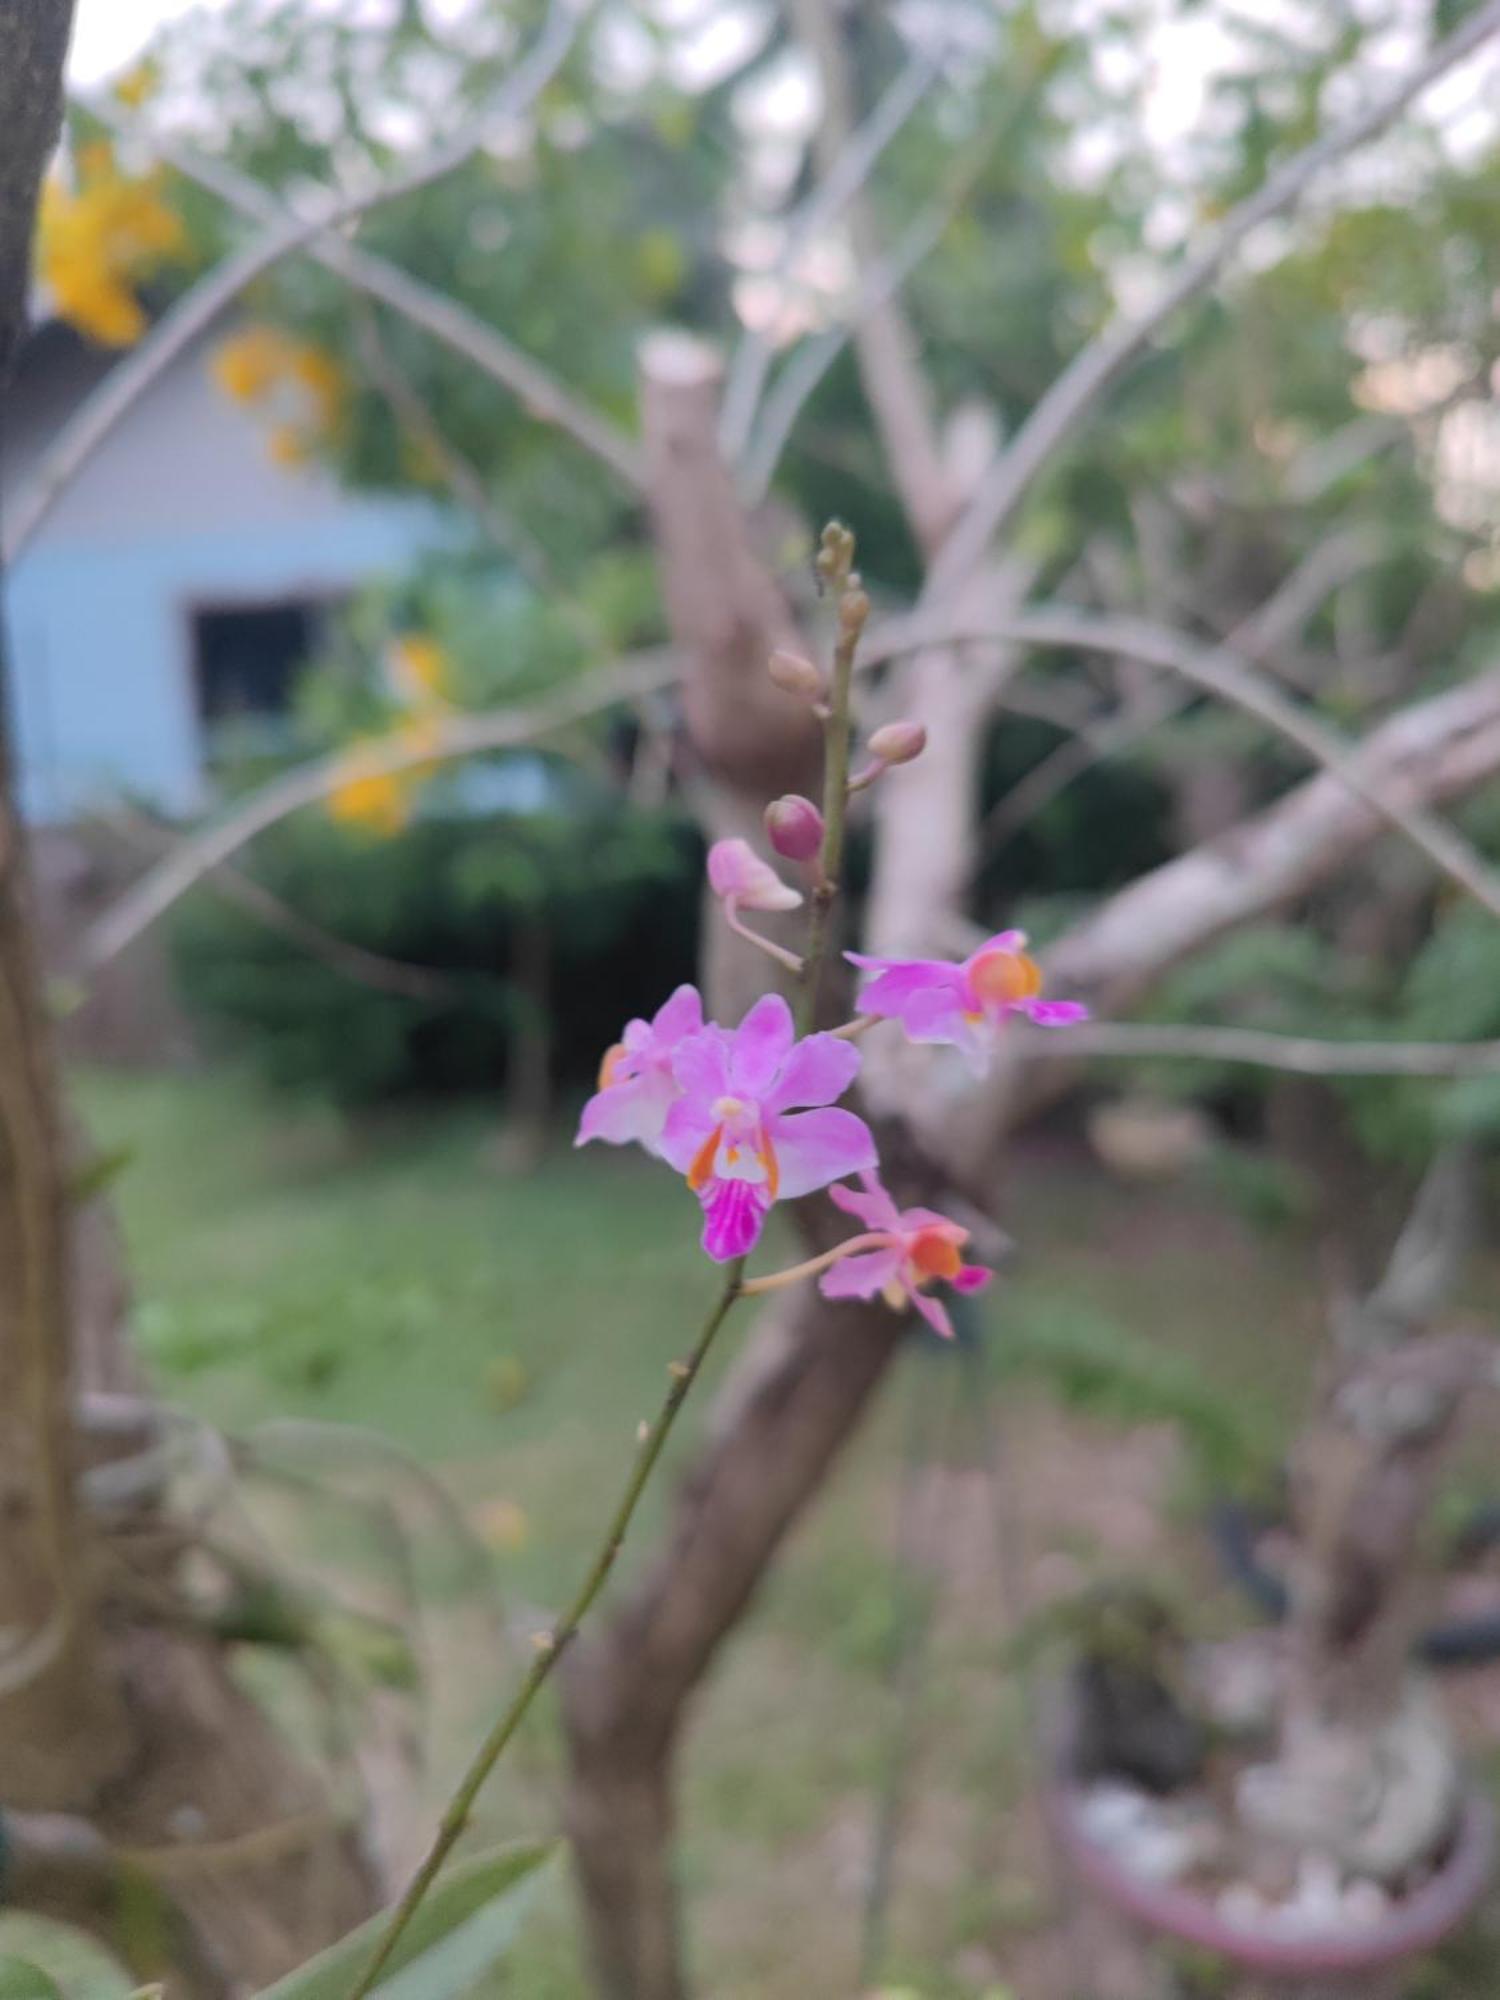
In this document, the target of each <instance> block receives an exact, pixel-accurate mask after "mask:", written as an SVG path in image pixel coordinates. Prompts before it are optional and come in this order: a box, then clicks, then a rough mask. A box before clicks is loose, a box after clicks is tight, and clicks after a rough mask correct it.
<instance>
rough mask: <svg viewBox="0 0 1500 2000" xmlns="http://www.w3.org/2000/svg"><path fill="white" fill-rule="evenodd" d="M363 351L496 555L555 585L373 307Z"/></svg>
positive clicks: (363, 327)
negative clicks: (386, 336) (385, 334)
mask: <svg viewBox="0 0 1500 2000" xmlns="http://www.w3.org/2000/svg"><path fill="white" fill-rule="evenodd" d="M359 351H360V357H361V359H362V360H363V362H364V365H365V368H366V370H367V372H368V374H369V377H370V380H371V381H372V382H373V383H374V384H375V387H376V388H377V389H378V390H379V391H380V393H381V395H382V396H384V398H385V400H386V402H387V403H389V405H390V407H391V411H392V413H393V415H394V416H395V418H396V421H397V423H398V424H399V425H400V427H401V429H402V430H404V431H405V432H406V435H407V437H408V438H409V439H410V440H411V442H412V443H413V444H415V445H416V446H417V447H418V449H419V450H421V451H423V452H425V453H427V455H428V456H429V457H430V458H431V460H432V462H433V464H434V466H435V467H436V468H437V470H438V471H439V472H440V473H441V474H442V477H443V479H444V480H445V481H446V482H447V486H448V490H449V492H450V493H451V494H452V495H453V497H454V498H455V499H456V500H457V501H458V502H459V504H460V505H461V506H463V507H466V508H467V509H468V510H469V512H470V513H471V514H472V515H473V516H474V518H475V520H476V521H478V523H479V525H480V527H481V528H483V530H484V532H485V534H486V535H487V536H488V537H489V539H490V541H491V542H492V543H493V545H494V547H495V548H496V550H497V551H498V552H499V553H500V554H501V555H502V556H504V557H505V559H506V560H507V561H508V562H513V563H514V564H515V566H516V568H517V569H518V570H519V571H520V572H521V574H522V576H524V577H525V579H526V581H527V582H528V583H529V584H530V585H531V586H532V588H533V589H537V590H541V589H546V588H547V587H549V586H550V585H551V584H553V583H554V582H555V579H554V577H553V575H552V570H551V565H550V563H549V562H548V560H547V552H546V550H545V549H543V548H542V547H541V545H540V544H539V543H538V542H537V540H536V538H535V537H534V536H533V535H532V534H530V533H529V532H528V530H527V529H525V528H523V527H522V526H521V524H520V522H519V521H514V520H511V519H510V518H509V517H508V516H506V515H504V514H502V513H501V511H500V509H499V508H498V507H497V506H496V505H495V502H494V500H493V498H492V497H491V494H490V490H489V488H488V487H487V486H486V485H485V483H484V480H483V478H482V476H481V475H480V472H479V469H478V467H477V466H476V465H474V463H473V462H472V461H471V460H470V459H468V458H465V456H464V454H463V453H462V452H461V451H460V450H459V449H458V446H457V445H456V444H454V443H453V442H452V441H451V440H450V439H449V437H448V436H447V434H446V432H445V431H444V430H443V427H442V425H441V424H440V423H439V422H438V420H437V418H436V417H435V416H434V415H433V413H432V411H431V410H430V409H429V408H428V406H427V404H426V403H425V402H424V401H423V399H422V396H421V394H420V393H419V391H418V389H417V386H416V384H415V383H414V382H413V381H412V379H411V377H410V376H409V375H408V374H407V373H406V371H405V369H404V368H402V367H401V366H400V364H399V363H398V362H397V360H396V357H395V356H394V355H393V354H392V353H391V351H390V349H389V347H387V345H386V343H385V341H384V340H383V339H382V338H381V333H380V322H379V320H378V319H377V317H376V315H375V312H374V310H373V308H372V307H370V306H369V305H368V304H367V305H366V307H365V310H364V311H363V312H362V313H361V314H360V318H359ZM563 601H564V602H566V601H567V600H566V599H564V600H563Z"/></svg>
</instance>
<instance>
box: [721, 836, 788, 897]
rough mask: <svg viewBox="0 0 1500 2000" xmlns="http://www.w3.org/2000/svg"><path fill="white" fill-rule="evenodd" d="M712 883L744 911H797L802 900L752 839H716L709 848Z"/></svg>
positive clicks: (722, 894)
mask: <svg viewBox="0 0 1500 2000" xmlns="http://www.w3.org/2000/svg"><path fill="white" fill-rule="evenodd" d="M708 886H709V887H710V888H711V889H712V890H713V892H714V894H715V895H716V896H718V897H721V898H722V900H723V901H724V902H726V903H734V904H736V905H738V907H739V908H740V909H742V910H795V909H796V907H797V905H798V904H799V903H800V902H801V901H802V898H801V896H800V895H799V893H798V892H797V890H795V889H793V888H792V887H791V886H790V885H789V884H788V883H786V882H783V881H782V879H781V877H780V876H779V875H778V874H777V873H776V870H775V869H774V868H773V867H772V866H771V865H770V863H769V862H767V861H762V860H761V858H760V856H759V855H758V854H757V853H756V851H755V849H754V848H753V847H752V846H751V845H750V843H749V841H748V840H716V841H715V842H714V844H713V846H712V847H711V848H710V849H709V850H708Z"/></svg>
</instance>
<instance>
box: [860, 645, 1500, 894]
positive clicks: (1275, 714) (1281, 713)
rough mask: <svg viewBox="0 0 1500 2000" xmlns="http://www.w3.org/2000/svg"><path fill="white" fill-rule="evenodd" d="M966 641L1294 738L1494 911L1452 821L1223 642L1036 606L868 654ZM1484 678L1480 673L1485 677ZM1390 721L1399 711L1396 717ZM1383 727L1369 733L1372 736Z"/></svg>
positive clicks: (1472, 855)
mask: <svg viewBox="0 0 1500 2000" xmlns="http://www.w3.org/2000/svg"><path fill="white" fill-rule="evenodd" d="M965 638H969V639H980V640H982V639H986V638H988V639H1001V640H1005V641H1007V642H1008V643H1013V644H1019V645H1035V646H1062V647H1069V648H1076V649H1078V650H1079V651H1095V652H1105V653H1117V654H1120V655H1122V656H1123V657H1125V658H1127V659H1132V660H1140V661H1142V662H1143V663H1144V664H1145V665H1147V666H1155V667H1161V668H1163V669H1164V670H1166V671H1167V672H1169V673H1175V674H1180V675H1181V676H1182V678H1183V679H1184V680H1187V681H1190V682H1192V683H1193V685H1194V686H1196V687H1201V688H1203V689H1204V690H1206V692H1208V693H1210V694H1214V695H1217V696H1218V697H1219V698H1220V699H1221V700H1223V701H1227V702H1229V703H1231V704H1232V705H1233V706H1234V707H1236V708H1239V709H1243V710H1244V711H1245V713H1246V714H1247V715H1253V716H1255V717H1256V718H1257V719H1258V720H1259V721H1262V722H1265V723H1266V724H1268V725H1269V727H1271V728H1272V729H1274V730H1275V731H1276V732H1277V733H1278V735H1281V736H1284V737H1285V738H1286V740H1287V741H1288V742H1289V743H1295V744H1296V745H1297V747H1298V748H1299V749H1300V750H1302V751H1304V752H1305V753H1306V755H1307V756H1308V757H1309V758H1311V759H1312V761H1313V762H1314V763H1316V764H1320V765H1322V766H1323V768H1324V769H1325V770H1326V771H1328V772H1329V773H1330V774H1331V775H1332V776H1334V777H1336V778H1337V779H1338V781H1339V782H1340V783H1341V784H1343V785H1344V786H1346V787H1347V788H1348V790H1349V791H1350V792H1352V793H1353V794H1354V796H1355V797H1356V798H1359V799H1361V800H1362V801H1363V802H1364V804H1365V805H1367V806H1369V807H1370V808H1371V809H1372V810H1373V811H1374V812H1375V813H1377V814H1378V815H1379V816H1380V817H1382V818H1383V819H1385V820H1387V821H1389V823H1390V824H1391V825H1392V826H1393V827H1395V828H1396V829H1397V830H1398V831H1400V832H1401V833H1403V834H1405V836H1406V838H1407V839H1408V840H1409V841H1410V842H1411V843H1412V845H1413V846H1415V847H1418V848H1420V849H1421V851H1422V852H1423V853H1424V854H1425V855H1426V856H1427V858H1428V860H1429V861H1431V862H1432V863H1433V865H1434V866H1435V867H1436V868H1438V869H1440V870H1441V871H1442V873H1443V874H1444V875H1446V876H1448V877H1449V878H1450V879H1451V880H1452V881H1454V882H1457V883H1458V884H1459V886H1460V887H1461V888H1463V889H1466V890H1467V891H1468V893H1469V894H1470V895H1471V896H1472V897H1473V898H1474V899H1475V901H1476V902H1478V903H1480V904H1482V905H1483V907H1484V908H1485V909H1487V910H1489V911H1490V912H1491V913H1492V915H1494V916H1496V917H1500V880H1497V879H1496V877H1495V876H1494V874H1493V873H1492V872H1491V870H1490V869H1489V868H1488V867H1487V866H1486V864H1485V862H1484V860H1483V858H1482V857H1481V856H1480V855H1479V854H1478V852H1477V851H1476V850H1475V849H1474V848H1473V847H1472V846H1471V845H1470V843H1469V842H1468V841H1467V840H1465V839H1464V838H1463V836H1462V835H1461V834H1459V833H1457V832H1456V831H1455V830H1454V829H1453V828H1452V827H1451V826H1447V825H1445V824H1444V823H1443V822H1442V821H1441V820H1438V819H1435V818H1434V817H1433V816H1432V814H1431V813H1429V812H1427V811H1426V810H1425V809H1424V808H1423V807H1422V806H1421V805H1414V804H1411V803H1408V802H1407V801H1406V800H1405V799H1403V798H1402V797H1401V796H1400V795H1399V794H1397V793H1395V792H1392V791H1391V790H1389V789H1388V788H1387V787H1385V786H1384V785H1383V784H1382V783H1381V781H1380V780H1379V779H1378V778H1375V777H1371V776H1370V775H1368V772H1367V768H1366V759H1365V751H1366V749H1367V748H1368V744H1366V745H1363V746H1361V745H1354V744H1350V743H1347V742H1346V741H1345V740H1344V739H1343V738H1342V737H1340V736H1338V735H1337V734H1336V733H1335V732H1334V731H1333V730H1331V729H1329V728H1328V727H1327V726H1326V725H1325V724H1323V723H1321V722H1318V721H1317V720H1316V719H1315V718H1314V717H1312V716H1311V715H1309V714H1308V712H1307V711H1306V710H1305V709H1303V708H1299V707H1298V706H1297V704H1296V703H1295V702H1292V701H1289V700H1288V699H1287V697H1286V696H1285V695H1283V694H1282V693H1281V692H1280V690H1279V689H1277V688H1276V687H1274V686H1273V685H1272V684H1271V683H1270V682H1269V681H1268V680H1267V679H1266V677H1265V676H1264V675H1263V674H1260V673H1258V672H1256V671H1255V670H1254V669H1252V668H1251V667H1250V666H1249V665H1248V664H1247V663H1246V662H1245V661H1243V660H1240V659H1237V658H1236V657H1234V656H1233V655H1231V654H1230V653H1229V652H1228V651H1227V650H1226V649H1225V648H1223V647H1218V648H1214V649H1206V648H1200V647H1195V646H1194V645H1193V644H1192V643H1191V641H1189V640H1185V639H1183V638H1181V637H1180V636H1179V635H1178V634H1177V633H1175V632H1170V631H1167V630H1165V629H1164V628H1162V627H1161V626H1157V625H1152V624H1150V623H1148V622H1147V621H1146V620H1145V619H1139V618H1110V617H1104V618H1100V617H1094V616H1092V615H1091V614H1089V613H1087V612H1079V611H1071V610H1068V609H1066V608H1061V607H1060V608H1058V609H1055V610H1049V609H1047V608H1045V607H1043V608H1040V609H1037V610H1035V611H1030V612H1025V613H1023V614H1022V615H1021V616H1019V617H1017V618H1015V619H1013V620H1009V621H1007V622H1006V623H1005V624H1003V625H1001V626H998V627H993V628H991V629H990V630H989V631H984V630H976V631H972V632H964V631H963V630H961V629H960V630H957V631H950V632H947V633H943V632H941V631H938V632H928V631H923V630H921V629H920V628H917V629H914V630H903V629H902V628H899V627H898V628H897V630H896V632H895V633H894V634H893V633H891V632H888V631H885V630H882V631H880V632H878V633H877V634H876V635H875V636H874V638H873V639H872V641H871V644H870V647H869V655H870V660H871V662H873V661H874V660H876V659H889V658H892V657H894V656H895V655H897V654H900V653H906V652H916V651H919V650H921V649H922V648H925V647H927V646H930V645H933V644H942V643H944V642H946V643H948V644H957V643H960V642H962V641H963V640H964V639H965ZM1491 678H1493V676H1486V677H1485V679H1486V680H1489V679H1491ZM1397 719H1398V720H1399V717H1398V718H1397ZM1380 733H1382V732H1377V735H1378V734H1380Z"/></svg>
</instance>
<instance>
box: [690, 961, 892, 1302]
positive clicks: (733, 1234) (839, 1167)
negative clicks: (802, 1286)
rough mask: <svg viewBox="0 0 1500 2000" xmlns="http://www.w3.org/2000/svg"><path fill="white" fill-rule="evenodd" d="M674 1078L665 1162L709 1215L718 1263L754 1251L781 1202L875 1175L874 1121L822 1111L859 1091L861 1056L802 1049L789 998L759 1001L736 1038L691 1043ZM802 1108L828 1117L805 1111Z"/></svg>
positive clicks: (837, 1047) (829, 1040) (829, 1041)
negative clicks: (676, 1089) (864, 1172)
mask: <svg viewBox="0 0 1500 2000" xmlns="http://www.w3.org/2000/svg"><path fill="white" fill-rule="evenodd" d="M672 1069H673V1073H674V1075H675V1076H676V1079H677V1082H678V1084H679V1086H680V1088H681V1092H682V1094H681V1096H680V1097H679V1098H678V1099H677V1102H676V1103H675V1104H674V1105H673V1106H672V1108H671V1109H670V1111H668V1113H667V1120H666V1126H665V1129H664V1130H663V1132H662V1136H661V1146H660V1151H661V1156H662V1158H663V1159H664V1160H666V1161H667V1162H668V1163H669V1164H670V1165H672V1166H674V1167H675V1168H676V1169H677V1171H678V1172H679V1173H680V1174H685V1175H686V1176H687V1184H688V1186H689V1187H690V1188H691V1189H692V1190H693V1192H694V1194H696V1195H697V1197H698V1199H699V1201H700V1202H701V1203H702V1205H703V1247H704V1249H705V1250H706V1251H707V1252H708V1254H709V1256H710V1257H712V1258H714V1259H715V1260H716V1261H717V1262H718V1263H721V1264H725V1263H728V1262H729V1261H730V1260H731V1259H732V1258H735V1257H741V1256H743V1255H744V1254H745V1253H746V1252H747V1251H748V1250H750V1249H751V1248H753V1246H754V1245H755V1243H756V1242H757V1241H758V1240H759V1237H760V1232H761V1229H762V1227H763V1226H764V1224H765V1219H766V1214H767V1211H768V1210H769V1209H770V1207H771V1204H772V1203H773V1202H774V1201H778V1200H780V1201H790V1200H792V1199H793V1198H794V1197H795V1196H797V1195H803V1194H811V1193H812V1191H813V1190H814V1188H821V1187H827V1186H828V1184H829V1182H830V1181H836V1180H838V1179H839V1178H840V1177H841V1176H842V1175H844V1174H852V1173H857V1172H859V1171H860V1169H861V1168H864V1167H873V1166H874V1165H875V1141H874V1140H873V1139H872V1138H871V1136H870V1132H869V1128H868V1127H867V1126H866V1125H865V1123H864V1121H863V1119H860V1118H856V1117H855V1115H854V1113H853V1112H852V1111H838V1110H833V1109H823V1108H821V1107H824V1106H832V1104H833V1101H834V1099H835V1098H837V1097H842V1096H843V1094H844V1092H845V1091H846V1090H847V1089H848V1088H849V1085H850V1084H851V1083H852V1082H853V1081H854V1078H855V1075H856V1074H857V1072H858V1070H859V1051H858V1050H857V1049H856V1048H854V1047H853V1045H852V1044H851V1043H849V1042H846V1041H840V1040H839V1038H838V1037H837V1036H835V1035H808V1036H807V1037H806V1038H805V1039H804V1040H802V1041H800V1042H799V1041H798V1040H797V1039H796V1031H795V1029H794V1028H793V1026H792V1010H791V1009H790V1007H788V1006H787V1004H786V1002H785V1000H783V999H782V998H781V996H780V994H778V993H768V994H767V995H766V996H765V998H764V999H763V1000H758V1001H757V1002H756V1003H755V1005H754V1006H753V1007H752V1008H751V1009H750V1012H749V1013H748V1014H747V1015H746V1016H745V1018H744V1020H743V1021H741V1023H740V1025H739V1027H738V1028H736V1029H735V1030H734V1032H733V1033H732V1034H723V1033H721V1034H719V1035H713V1034H704V1035H699V1036H694V1037H692V1038H691V1039H689V1040H688V1041H685V1042H683V1043H682V1044H681V1045H680V1046H679V1048H678V1050H677V1054H676V1056H675V1057H674V1058H673V1063H672ZM803 1106H814V1107H819V1108H815V1109H811V1110H807V1109H801V1108H794V1107H803Z"/></svg>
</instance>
